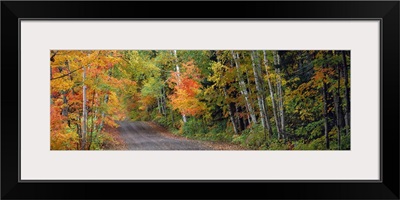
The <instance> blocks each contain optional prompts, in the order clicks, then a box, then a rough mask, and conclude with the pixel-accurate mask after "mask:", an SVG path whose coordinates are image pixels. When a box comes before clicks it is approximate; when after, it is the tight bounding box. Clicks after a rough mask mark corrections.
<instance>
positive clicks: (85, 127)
mask: <svg viewBox="0 0 400 200" xmlns="http://www.w3.org/2000/svg"><path fill="white" fill-rule="evenodd" d="M82 77H83V86H82V88H83V92H82V93H83V102H82V108H83V111H82V116H83V119H82V143H81V150H84V149H85V148H86V131H87V108H86V101H87V99H86V89H87V88H86V85H85V79H86V67H83V74H82Z"/></svg>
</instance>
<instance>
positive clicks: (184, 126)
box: [154, 117, 350, 150]
mask: <svg viewBox="0 0 400 200" xmlns="http://www.w3.org/2000/svg"><path fill="white" fill-rule="evenodd" d="M154 121H155V122H156V123H157V124H159V125H161V126H163V127H165V128H167V129H168V130H169V131H170V132H171V133H173V134H175V135H180V136H184V137H187V138H192V139H196V140H203V141H214V142H226V143H232V144H236V145H240V146H241V147H243V148H245V149H251V150H326V143H325V136H321V134H322V131H323V129H321V125H322V124H321V122H320V121H318V122H315V123H312V124H309V125H307V126H305V127H304V128H301V129H298V130H296V131H295V132H294V138H295V139H290V140H284V139H278V138H277V135H276V134H274V135H272V136H269V134H268V133H267V132H266V131H265V130H264V128H263V127H262V126H261V124H256V125H253V126H252V127H248V128H247V129H245V130H243V131H242V132H241V133H240V134H235V133H234V131H233V129H232V127H231V126H227V124H228V121H227V120H221V121H220V122H218V123H214V124H212V125H209V124H207V123H206V122H204V121H202V120H200V119H196V118H188V120H187V122H186V123H183V121H182V120H177V121H176V122H175V123H174V124H172V123H171V121H168V120H165V118H164V117H159V118H157V117H156V118H155V120H154ZM273 132H274V133H276V131H275V130H273ZM307 133H308V134H307ZM291 138H292V137H291ZM329 141H330V148H329V149H330V150H337V149H338V143H337V130H336V128H333V129H332V130H331V131H330V132H329ZM341 149H342V150H346V149H347V150H348V149H350V135H345V134H343V132H342V134H341Z"/></svg>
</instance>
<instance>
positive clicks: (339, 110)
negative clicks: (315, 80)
mask: <svg viewBox="0 0 400 200" xmlns="http://www.w3.org/2000/svg"><path fill="white" fill-rule="evenodd" d="M336 70H337V83H338V84H337V89H336V95H335V108H336V127H337V131H338V149H339V150H340V132H341V126H342V122H341V121H342V120H341V119H342V108H341V107H340V106H341V98H340V67H339V65H337V66H336Z"/></svg>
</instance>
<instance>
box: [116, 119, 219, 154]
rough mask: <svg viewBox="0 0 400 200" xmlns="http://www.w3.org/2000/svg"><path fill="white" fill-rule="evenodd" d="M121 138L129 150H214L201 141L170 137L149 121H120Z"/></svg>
mask: <svg viewBox="0 0 400 200" xmlns="http://www.w3.org/2000/svg"><path fill="white" fill-rule="evenodd" d="M118 123H119V125H120V127H119V128H118V129H119V132H120V136H121V138H122V139H123V140H124V141H125V144H126V146H127V148H128V149H129V150H212V148H210V147H209V146H207V145H205V144H203V143H202V142H200V141H193V140H188V139H186V138H180V137H169V136H166V134H165V133H161V131H160V129H158V128H157V127H154V126H151V125H150V124H149V123H148V122H129V121H122V122H118Z"/></svg>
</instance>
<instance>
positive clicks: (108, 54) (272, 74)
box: [49, 50, 351, 150]
mask: <svg viewBox="0 0 400 200" xmlns="http://www.w3.org/2000/svg"><path fill="white" fill-rule="evenodd" d="M49 81H50V149H51V150H126V149H135V148H134V147H135V145H136V144H137V145H139V143H130V142H127V140H126V138H131V137H136V136H135V134H137V133H140V135H138V136H140V137H141V140H147V139H148V140H149V141H143V142H141V143H140V145H143V143H145V142H153V143H154V145H156V146H157V149H158V148H161V147H163V146H168V144H165V142H166V141H167V140H165V139H160V141H161V143H158V144H156V143H157V141H158V140H157V141H156V139H155V137H156V136H155V134H156V133H154V132H155V131H154V130H159V129H152V128H147V125H146V124H149V127H150V126H158V127H162V128H163V130H164V132H165V134H171V135H173V136H174V137H175V136H176V137H181V138H187V139H188V140H191V141H192V140H193V141H210V142H216V143H223V144H227V145H236V146H240V148H242V149H245V150H350V138H351V137H350V135H351V134H350V51H345V50H296V51H295V50H287V51H284V50H279V51H276V50H50V80H49ZM123 122H126V123H131V122H132V123H133V122H138V123H139V122H140V124H138V123H136V124H135V125H132V124H131V126H127V127H124V126H121V123H123ZM121 131H124V133H123V134H122V133H121ZM147 132H148V133H147ZM157 134H158V133H157ZM163 134H164V133H163ZM171 137H172V136H171ZM133 140H135V141H136V139H135V138H134V139H132V141H133ZM171 141H172V139H171ZM174 141H175V144H174V145H179V144H183V143H178V142H176V141H178V140H177V139H174ZM163 142H164V143H163ZM185 145H186V144H185ZM127 146H133V147H132V148H127ZM138 147H139V146H138ZM143 147H144V146H143ZM140 148H142V146H140ZM140 148H138V149H140ZM174 148H175V147H169V149H174ZM175 149H176V148H175Z"/></svg>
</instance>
